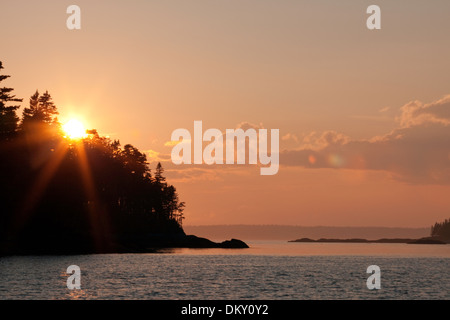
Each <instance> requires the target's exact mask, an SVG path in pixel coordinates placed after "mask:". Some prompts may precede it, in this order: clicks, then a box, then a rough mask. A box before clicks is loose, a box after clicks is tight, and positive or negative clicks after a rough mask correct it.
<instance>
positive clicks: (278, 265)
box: [0, 241, 450, 300]
mask: <svg viewBox="0 0 450 320" xmlns="http://www.w3.org/2000/svg"><path fill="white" fill-rule="evenodd" d="M247 243H248V244H249V245H250V246H251V248H250V249H172V250H164V251H161V252H160V253H152V254H99V255H77V256H24V257H22V256H12V257H2V258H0V299H2V300H5V299H46V300H47V299H137V300H144V299H145V300H147V299H152V300H158V299H161V300H175V299H177V300H187V299H189V300H191V299H194V300H196V299H206V300H229V299H233V300H235V299H237V300H240V299H246V300H253V299H258V300H259V299H269V300H299V299H302V300H303V299H446V300H449V299H450V276H449V274H450V272H449V271H450V245H408V244H378V243H371V244H357V243H288V242H284V241H247ZM70 265H77V266H79V267H80V269H81V289H80V290H69V289H68V288H67V279H68V277H69V275H68V274H67V273H66V270H67V267H68V266H70ZM371 265H377V266H379V267H380V269H381V289H379V290H376V289H374V290H369V289H368V288H367V284H366V282H367V278H368V277H369V276H370V274H368V273H367V268H368V267H369V266H371Z"/></svg>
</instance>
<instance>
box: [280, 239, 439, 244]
mask: <svg viewBox="0 0 450 320" xmlns="http://www.w3.org/2000/svg"><path fill="white" fill-rule="evenodd" d="M288 242H316V243H330V242H331V243H333V242H334V243H407V244H446V242H445V241H443V240H440V239H433V238H421V239H396V238H394V239H378V240H367V239H326V238H321V239H318V240H313V239H309V238H301V239H296V240H290V241H288Z"/></svg>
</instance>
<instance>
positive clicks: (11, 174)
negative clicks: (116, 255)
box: [0, 62, 184, 253]
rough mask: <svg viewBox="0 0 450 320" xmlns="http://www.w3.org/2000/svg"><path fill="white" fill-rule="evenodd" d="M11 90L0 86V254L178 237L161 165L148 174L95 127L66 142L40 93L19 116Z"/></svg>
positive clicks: (179, 211)
mask: <svg viewBox="0 0 450 320" xmlns="http://www.w3.org/2000/svg"><path fill="white" fill-rule="evenodd" d="M2 69H3V64H2V62H0V71H1V70H2ZM7 78H9V76H8V75H0V82H3V81H4V80H6V79H7ZM13 92H14V89H13V88H8V87H3V88H0V159H1V160H0V253H1V252H11V251H18V252H20V251H24V252H27V251H30V252H35V251H39V250H40V249H43V250H44V249H45V248H55V251H58V250H59V249H61V250H62V248H66V249H67V248H68V247H69V248H71V247H72V248H73V249H74V250H75V251H77V250H76V249H77V248H78V251H83V250H85V251H92V250H93V249H94V250H95V251H107V250H108V247H111V246H116V247H117V244H118V245H127V244H129V243H133V242H136V241H137V240H138V239H140V238H145V237H148V236H149V235H156V234H158V235H167V234H180V235H184V232H183V229H182V220H183V218H184V217H183V210H184V202H181V201H180V200H179V196H178V193H177V191H176V189H175V187H174V186H172V185H170V184H168V183H167V181H166V178H165V177H164V169H163V167H162V166H161V164H160V163H158V165H157V167H156V169H155V171H154V173H152V171H151V169H150V167H149V163H148V161H147V157H146V155H145V154H144V153H142V152H141V151H139V149H138V148H136V147H134V146H133V145H131V144H126V145H124V146H122V145H121V144H120V142H119V141H118V140H111V139H110V138H107V137H103V136H101V135H99V134H98V132H97V131H96V130H88V131H87V137H85V138H82V139H79V140H72V139H68V138H67V137H65V133H64V132H63V130H62V126H61V123H60V122H59V120H58V114H59V113H58V109H57V107H56V105H55V103H54V102H53V99H52V97H51V95H50V94H49V93H48V92H47V91H46V92H44V93H42V94H41V93H39V92H38V91H36V92H35V93H34V94H33V95H32V96H31V97H30V99H29V104H28V107H25V108H24V109H23V112H22V115H21V116H20V117H19V115H18V114H17V113H18V109H19V108H20V103H21V102H22V99H19V98H16V97H15V95H14V94H13ZM44 251H45V250H44ZM50 251H51V250H50ZM63 251H67V250H63Z"/></svg>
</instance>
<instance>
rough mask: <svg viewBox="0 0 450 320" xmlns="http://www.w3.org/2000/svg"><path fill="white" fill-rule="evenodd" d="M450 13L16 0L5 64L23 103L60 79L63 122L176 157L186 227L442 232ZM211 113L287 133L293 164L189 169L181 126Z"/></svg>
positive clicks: (6, 15) (2, 8) (256, 2)
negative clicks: (73, 18) (371, 21)
mask: <svg viewBox="0 0 450 320" xmlns="http://www.w3.org/2000/svg"><path fill="white" fill-rule="evenodd" d="M72 4H76V5H78V6H79V7H80V9H81V30H69V29H68V28H67V27H66V20H67V18H68V17H69V14H67V13H66V9H67V7H68V6H69V5H72ZM372 4H377V5H378V6H380V8H381V29H380V30H369V29H368V28H367V27H366V20H367V18H368V17H369V14H367V13H366V9H367V7H368V6H369V5H372ZM449 14H450V2H449V1H447V0H435V1H432V2H428V1H416V0H408V1H407V0H398V1H382V0H376V1H363V0H362V1H351V0H342V1H334V0H317V1H312V0H309V1H300V0H295V1H294V0H228V1H225V0H217V1H207V0H190V1H186V0H168V1H144V0H140V1H139V0H132V1H124V0H115V1H104V0H96V1H83V0H76V1H65V0H64V1H62V0H58V1H56V0H52V1H50V0H42V1H39V2H38V1H33V2H32V1H24V0H14V1H12V0H2V1H1V3H0V30H2V32H1V34H2V35H1V41H0V61H2V62H3V65H4V67H5V70H3V71H4V73H5V74H9V75H11V78H9V79H8V80H7V81H5V82H4V85H5V86H9V87H13V88H15V94H16V96H17V97H20V98H23V99H24V101H23V103H22V107H25V106H26V105H27V103H28V99H29V97H30V96H31V95H32V94H33V93H34V92H35V91H36V90H39V91H40V92H44V91H45V90H48V91H49V92H50V94H51V95H52V97H53V99H54V101H55V103H56V105H57V106H58V109H59V111H60V116H59V119H60V120H61V121H62V122H64V121H68V120H69V119H71V118H73V117H75V118H78V119H80V120H82V121H83V122H84V123H85V125H86V126H87V127H89V128H95V129H97V130H98V131H99V133H100V134H102V135H105V136H109V137H111V139H119V140H120V141H121V143H122V145H124V144H127V143H131V144H133V145H134V146H136V147H138V148H139V149H140V150H142V151H145V153H146V154H147V156H148V159H149V161H150V165H151V167H155V166H156V163H157V162H158V161H161V162H162V164H163V166H164V167H165V169H166V171H165V173H166V176H167V178H168V181H169V182H170V183H172V184H174V185H175V187H176V188H177V190H178V192H179V194H180V198H181V200H182V201H185V202H186V210H185V216H186V219H185V221H184V224H185V225H211V224H283V225H284V224H286V225H303V226H317V225H325V226H390V227H424V226H425V227H426V226H431V225H432V224H434V222H436V221H441V220H443V219H445V218H448V217H449V216H450V197H448V194H449V192H450V59H448V57H449V56H450V41H448V32H449V30H450V20H449V19H448V16H449ZM199 120H201V121H202V122H203V128H204V129H205V130H206V129H207V128H217V129H219V130H220V131H222V132H225V130H226V129H234V128H255V129H262V128H265V129H269V130H270V129H279V132H280V153H279V156H280V168H279V171H278V173H277V174H276V175H273V176H262V175H260V171H259V168H258V166H255V165H213V166H208V165H206V164H202V165H194V164H191V165H187V164H185V165H180V166H176V165H174V164H173V163H172V161H171V157H170V154H171V150H172V147H173V145H172V144H171V143H170V141H171V134H172V132H173V131H174V130H176V129H178V128H186V129H188V130H189V131H190V132H193V130H194V129H193V125H194V121H199Z"/></svg>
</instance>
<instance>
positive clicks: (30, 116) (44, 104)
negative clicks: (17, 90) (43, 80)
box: [22, 90, 59, 125]
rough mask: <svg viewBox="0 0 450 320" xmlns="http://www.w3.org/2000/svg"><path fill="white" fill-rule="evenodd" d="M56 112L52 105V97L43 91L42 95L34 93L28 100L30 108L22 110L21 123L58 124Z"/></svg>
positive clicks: (37, 92)
mask: <svg viewBox="0 0 450 320" xmlns="http://www.w3.org/2000/svg"><path fill="white" fill-rule="evenodd" d="M58 114H59V113H58V110H57V108H56V106H55V104H54V103H53V99H52V96H51V95H50V94H49V93H48V91H45V93H44V94H43V95H39V91H38V90H36V92H35V93H34V94H33V95H32V96H31V98H30V106H29V107H28V108H25V109H24V110H23V115H22V123H23V124H25V125H26V123H29V122H30V121H32V122H43V123H46V124H57V123H58V118H57V115H58Z"/></svg>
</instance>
